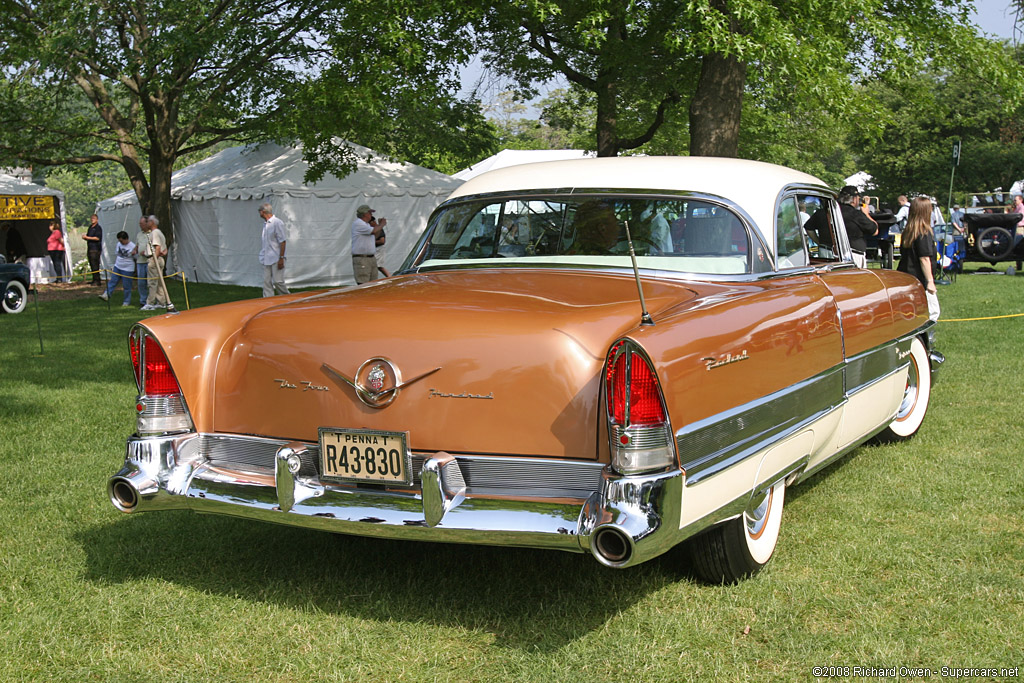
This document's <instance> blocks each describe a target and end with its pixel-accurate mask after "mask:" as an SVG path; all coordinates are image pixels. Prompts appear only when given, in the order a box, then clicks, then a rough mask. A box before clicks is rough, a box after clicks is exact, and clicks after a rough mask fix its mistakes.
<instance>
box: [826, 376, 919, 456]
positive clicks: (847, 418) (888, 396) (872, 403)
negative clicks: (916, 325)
mask: <svg viewBox="0 0 1024 683" xmlns="http://www.w3.org/2000/svg"><path fill="white" fill-rule="evenodd" d="M906 386H907V369H906V368H904V369H902V370H900V371H898V372H895V373H893V374H892V375H890V376H889V377H886V378H884V379H881V380H879V381H878V382H876V383H874V384H872V385H871V386H869V387H867V388H866V389H863V390H861V391H858V392H857V393H856V394H853V395H852V396H850V398H849V401H848V402H847V404H846V408H845V410H844V411H843V428H842V432H841V435H840V445H839V447H840V448H845V447H846V446H849V445H850V444H852V443H855V442H859V441H862V440H863V439H864V438H865V437H867V436H868V435H869V434H872V433H874V432H876V431H878V428H879V427H882V426H884V425H887V424H889V422H891V421H892V419H893V417H895V416H896V410H897V409H898V408H899V405H900V401H901V400H902V399H903V392H904V390H905V389H906Z"/></svg>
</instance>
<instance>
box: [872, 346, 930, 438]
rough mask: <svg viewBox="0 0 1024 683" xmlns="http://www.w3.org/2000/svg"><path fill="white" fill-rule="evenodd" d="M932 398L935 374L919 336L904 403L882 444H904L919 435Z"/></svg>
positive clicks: (883, 436)
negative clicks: (900, 442) (903, 442)
mask: <svg viewBox="0 0 1024 683" xmlns="http://www.w3.org/2000/svg"><path fill="white" fill-rule="evenodd" d="M931 396H932V372H931V363H930V361H929V359H928V349H926V348H925V346H924V342H922V341H921V339H920V338H919V337H914V340H913V341H912V342H911V344H910V368H909V369H908V370H907V385H906V388H905V389H904V391H903V400H902V401H901V402H900V407H899V409H898V410H897V411H896V417H895V419H893V421H892V422H891V423H889V426H888V427H886V428H885V429H884V430H882V432H881V433H880V434H879V435H878V437H877V440H878V441H881V442H891V441H903V440H905V439H909V438H910V437H912V436H914V434H917V430H919V429H920V428H921V423H922V422H924V416H925V413H927V412H928V402H929V401H930V400H931Z"/></svg>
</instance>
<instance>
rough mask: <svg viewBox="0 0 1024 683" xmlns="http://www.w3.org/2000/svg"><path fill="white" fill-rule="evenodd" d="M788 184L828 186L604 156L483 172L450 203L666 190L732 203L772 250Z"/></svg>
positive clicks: (763, 167) (724, 164) (715, 166)
mask: <svg viewBox="0 0 1024 683" xmlns="http://www.w3.org/2000/svg"><path fill="white" fill-rule="evenodd" d="M788 185H803V186H807V185H810V186H818V187H827V185H826V184H825V183H824V182H822V181H821V180H819V179H818V178H816V177H814V176H812V175H809V174H807V173H803V172H801V171H794V170H793V169H791V168H786V167H785V166H776V165H775V164H766V163H764V162H761V161H749V160H746V159H727V158H722V157H601V158H596V159H574V160H570V161H549V162H543V163H537V164H521V165H519V166H510V167H507V168H501V169H497V170H494V171H490V172H488V173H483V174H481V175H479V176H477V177H476V178H473V179H471V180H469V181H467V182H465V183H463V184H462V185H461V186H460V187H459V188H458V189H456V190H455V192H453V193H452V194H451V198H453V199H454V198H456V197H464V196H468V195H477V194H488V193H492V192H515V191H527V190H554V189H561V190H566V189H574V188H579V189H607V190H667V191H670V192H675V191H681V192H699V193H703V194H710V195H715V196H718V197H722V198H724V199H728V200H730V201H732V202H734V203H736V204H737V205H738V206H739V207H741V208H742V209H743V210H744V211H746V212H747V214H748V215H749V216H750V217H751V218H752V219H753V220H754V222H755V223H756V224H757V228H758V229H759V230H760V231H761V233H762V235H763V236H764V238H765V240H766V242H767V243H768V244H769V245H774V237H775V236H774V234H773V232H774V227H773V226H774V222H775V200H776V198H777V197H778V195H779V192H780V191H781V190H782V189H783V188H784V187H786V186H788Z"/></svg>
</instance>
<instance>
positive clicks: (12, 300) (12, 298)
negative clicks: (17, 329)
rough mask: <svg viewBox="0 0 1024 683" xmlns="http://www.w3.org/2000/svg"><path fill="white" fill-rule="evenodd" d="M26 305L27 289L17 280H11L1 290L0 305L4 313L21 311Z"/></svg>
mask: <svg viewBox="0 0 1024 683" xmlns="http://www.w3.org/2000/svg"><path fill="white" fill-rule="evenodd" d="M27 305H28V290H27V289H25V285H23V284H22V283H21V282H19V281H18V280H11V281H10V282H8V283H7V287H6V288H5V289H4V292H3V299H2V301H0V307H2V308H3V310H4V313H21V312H22V311H24V310H25V306H27Z"/></svg>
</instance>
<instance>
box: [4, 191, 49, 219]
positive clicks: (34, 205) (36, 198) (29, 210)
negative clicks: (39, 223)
mask: <svg viewBox="0 0 1024 683" xmlns="http://www.w3.org/2000/svg"><path fill="white" fill-rule="evenodd" d="M54 204H55V202H54V198H53V197H52V196H50V195H38V194H36V195H31V194H30V195H18V194H0V221H11V220H15V221H17V220H26V219H36V218H56V216H57V214H56V212H55V210H54V208H55V207H54Z"/></svg>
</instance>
